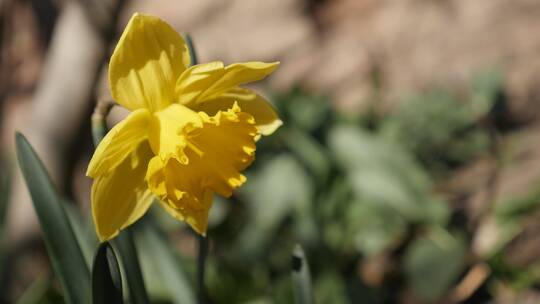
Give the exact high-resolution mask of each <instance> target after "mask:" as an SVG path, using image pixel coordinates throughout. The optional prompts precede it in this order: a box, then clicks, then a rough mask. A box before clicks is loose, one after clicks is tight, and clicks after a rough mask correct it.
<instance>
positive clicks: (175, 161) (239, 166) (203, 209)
mask: <svg viewBox="0 0 540 304" xmlns="http://www.w3.org/2000/svg"><path fill="white" fill-rule="evenodd" d="M198 115H199V117H200V120H201V124H200V125H196V124H191V125H189V127H184V128H183V129H182V130H180V132H178V130H177V129H170V130H165V129H162V130H161V132H171V133H177V134H178V133H180V134H181V136H182V141H183V143H182V146H183V151H181V153H182V155H183V156H184V157H185V159H184V158H180V157H176V158H168V159H164V158H162V157H160V156H159V155H158V156H155V157H154V158H152V160H151V161H150V164H149V166H148V172H147V174H146V180H147V182H148V187H149V189H150V190H151V191H152V192H153V193H154V194H155V195H156V196H157V197H158V198H159V199H160V200H161V201H162V202H163V203H164V204H166V205H167V206H168V207H169V208H172V209H173V210H174V211H175V213H176V214H177V215H176V217H177V218H179V219H181V220H185V221H186V222H188V224H190V225H191V226H192V227H194V229H195V230H196V231H198V232H199V233H201V231H206V225H207V215H208V210H209V209H210V206H211V198H209V197H211V193H213V192H216V193H219V194H221V195H223V196H230V195H231V194H232V191H233V190H234V189H235V188H237V187H239V186H241V185H242V184H243V183H244V182H245V181H246V178H245V176H244V175H242V174H241V173H240V172H241V171H243V170H244V169H245V168H246V167H247V166H249V165H250V164H251V162H252V161H253V159H254V155H255V139H254V138H255V137H256V136H257V129H256V127H255V125H254V120H253V117H252V116H251V115H249V114H247V113H244V112H241V110H240V108H239V107H238V105H236V104H234V105H233V107H232V108H231V109H229V110H227V111H220V112H218V113H216V114H215V115H214V116H212V117H210V116H208V115H207V114H205V113H203V112H200V113H198ZM167 124H169V123H164V124H163V125H167ZM162 138H163V137H162ZM209 191H210V192H211V193H210V194H209ZM169 211H170V210H169ZM203 228H204V229H203Z"/></svg>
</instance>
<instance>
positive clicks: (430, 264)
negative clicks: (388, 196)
mask: <svg viewBox="0 0 540 304" xmlns="http://www.w3.org/2000/svg"><path fill="white" fill-rule="evenodd" d="M464 263H465V243H464V241H463V240H462V239H461V238H458V237H454V236H452V235H451V234H449V233H448V232H446V231H445V230H442V229H437V230H432V231H431V233H430V234H429V235H428V236H427V237H423V238H419V239H417V240H415V241H414V242H413V243H412V244H411V245H410V247H409V248H408V249H407V252H406V254H405V274H406V276H407V278H408V281H409V282H410V284H411V285H412V288H413V290H414V291H415V292H416V293H417V294H418V295H419V296H420V297H422V298H424V299H426V300H430V301H433V300H436V299H438V298H439V297H441V296H442V295H443V294H444V293H445V292H446V291H447V290H448V288H449V287H450V286H451V285H452V284H453V283H454V281H455V280H456V279H457V277H458V275H459V274H460V273H461V271H462V270H463V267H464Z"/></svg>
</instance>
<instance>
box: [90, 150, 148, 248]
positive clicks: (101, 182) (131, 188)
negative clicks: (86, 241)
mask: <svg viewBox="0 0 540 304" xmlns="http://www.w3.org/2000/svg"><path fill="white" fill-rule="evenodd" d="M152 156H153V155H152V151H151V150H150V147H149V146H148V144H147V143H143V144H142V145H140V147H139V148H137V150H136V151H134V152H133V153H131V154H130V157H128V158H126V159H125V160H124V161H123V162H122V163H121V164H120V165H119V166H117V167H116V169H114V170H113V171H111V172H110V173H109V174H106V175H102V176H99V177H97V178H96V179H95V180H94V184H93V185H92V216H93V218H94V224H95V227H96V232H97V235H98V237H99V239H100V240H101V241H106V240H108V239H111V238H112V237H114V236H116V235H117V234H118V232H119V231H120V230H121V229H124V228H125V227H127V226H129V225H131V224H132V223H133V222H135V221H136V220H138V219H139V218H140V217H141V216H143V215H144V214H145V213H146V211H147V210H148V208H149V207H150V205H151V204H152V201H153V200H154V196H153V194H152V193H151V192H150V191H148V189H147V186H146V182H145V180H144V176H145V174H146V171H147V165H148V162H149V160H150V158H151V157H152Z"/></svg>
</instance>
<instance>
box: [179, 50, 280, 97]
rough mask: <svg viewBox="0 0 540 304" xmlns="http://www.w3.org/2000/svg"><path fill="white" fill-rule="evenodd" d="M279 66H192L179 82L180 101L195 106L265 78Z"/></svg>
mask: <svg viewBox="0 0 540 304" xmlns="http://www.w3.org/2000/svg"><path fill="white" fill-rule="evenodd" d="M278 65H279V63H278V62H273V63H264V62H258V61H254V62H245V63H235V64H231V65H229V66H227V67H224V66H223V63H221V62H219V61H216V62H211V63H206V64H201V65H196V66H192V67H190V68H189V69H187V70H186V71H185V72H184V73H182V75H181V76H180V78H179V79H178V81H177V83H176V95H177V101H178V102H180V103H182V104H185V105H192V104H195V103H198V102H202V101H204V100H207V99H211V98H214V97H216V96H219V95H220V94H221V93H223V92H225V91H228V90H229V89H231V88H234V87H236V86H238V85H241V84H244V83H249V82H254V81H258V80H261V79H263V78H265V77H266V76H268V75H270V74H271V73H272V72H273V71H274V70H275V69H276V68H277V66H278Z"/></svg>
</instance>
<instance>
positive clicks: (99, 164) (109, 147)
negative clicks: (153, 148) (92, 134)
mask: <svg viewBox="0 0 540 304" xmlns="http://www.w3.org/2000/svg"><path fill="white" fill-rule="evenodd" d="M149 122H150V112H148V110H146V109H139V110H136V111H134V112H133V113H131V114H130V115H129V116H128V117H127V118H126V119H124V120H122V121H121V122H120V123H118V124H117V125H116V126H114V128H112V129H111V130H110V131H109V133H107V135H106V136H105V137H104V138H103V140H102V141H101V142H100V143H99V145H98V147H97V148H96V151H95V152H94V155H93V156H92V159H91V160H90V164H88V169H87V172H86V175H88V176H90V177H98V176H100V175H103V174H106V173H107V172H110V171H112V170H114V169H115V168H116V167H117V166H118V165H120V163H121V162H122V161H123V160H124V159H125V158H126V157H127V156H128V155H129V154H130V153H131V152H133V151H134V150H135V148H136V147H137V146H139V145H140V144H141V142H143V141H145V140H146V139H147V138H148V127H149Z"/></svg>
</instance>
